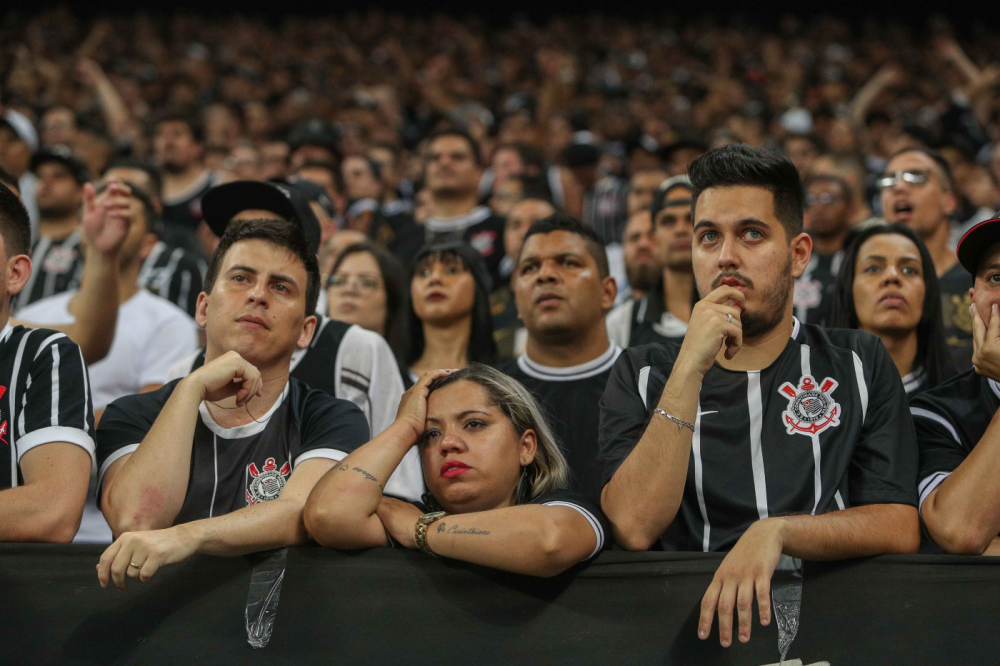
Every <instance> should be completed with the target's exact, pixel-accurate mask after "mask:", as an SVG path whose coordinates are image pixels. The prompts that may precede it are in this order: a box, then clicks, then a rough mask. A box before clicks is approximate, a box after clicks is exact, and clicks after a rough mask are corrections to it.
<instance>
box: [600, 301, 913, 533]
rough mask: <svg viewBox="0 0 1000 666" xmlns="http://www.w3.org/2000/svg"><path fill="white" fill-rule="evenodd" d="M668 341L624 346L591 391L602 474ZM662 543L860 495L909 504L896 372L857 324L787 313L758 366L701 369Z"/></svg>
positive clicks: (649, 399) (909, 450)
mask: <svg viewBox="0 0 1000 666" xmlns="http://www.w3.org/2000/svg"><path fill="white" fill-rule="evenodd" d="M679 350H680V345H676V344H670V345H647V346H644V347H637V348H635V349H629V350H626V351H625V352H624V353H623V354H622V355H621V357H620V358H619V359H618V362H617V363H616V364H615V367H614V370H613V371H612V373H611V377H610V379H609V380H608V386H607V389H606V390H605V392H604V396H603V398H602V399H601V423H600V447H601V458H602V461H603V463H604V466H605V468H604V481H605V483H606V482H607V481H609V480H610V479H611V477H612V476H613V475H614V473H615V472H616V471H617V470H618V468H619V466H620V465H621V464H622V462H623V461H624V460H625V459H626V458H627V457H628V455H629V454H630V453H631V451H632V448H633V447H634V446H635V445H636V443H637V442H638V441H639V439H640V438H641V437H642V435H643V433H644V432H645V430H646V425H647V424H648V423H649V420H650V419H651V418H663V417H661V416H659V415H654V413H653V409H655V408H656V406H657V403H658V402H659V399H660V395H661V394H662V392H663V387H664V386H665V385H666V381H667V377H668V376H669V375H670V370H671V368H672V367H673V364H674V361H675V359H676V357H677V353H678V352H679ZM694 425H695V428H694V435H693V437H692V440H691V456H690V460H689V463H688V471H687V479H686V482H685V486H684V496H683V499H682V500H681V505H680V508H679V510H678V512H677V516H676V518H675V519H674V522H673V524H671V525H670V527H669V528H668V529H667V530H666V532H664V534H663V536H662V537H661V539H660V542H661V546H662V547H663V548H665V549H668V550H704V551H714V550H726V549H729V548H731V547H732V546H733V544H735V543H736V541H737V540H738V539H739V538H740V536H742V534H743V532H744V531H746V529H747V528H748V527H749V526H750V524H751V523H753V522H754V521H756V520H758V519H762V518H767V517H768V516H776V515H781V514H791V513H805V514H816V513H823V512H826V511H831V510H836V509H843V508H847V507H850V506H857V505H861V504H886V503H891V504H909V505H913V506H915V505H916V504H917V493H916V472H917V447H916V441H915V435H914V432H913V421H912V420H911V419H910V418H909V414H908V409H907V403H906V395H905V393H904V392H903V386H902V384H901V382H900V378H899V372H898V371H897V370H896V367H895V365H893V363H892V359H891V358H890V356H889V353H888V352H887V351H886V350H885V347H884V346H883V345H882V342H881V341H880V340H879V339H878V338H877V337H875V336H873V335H870V334H868V333H862V332H860V331H853V330H826V329H823V328H820V327H818V326H810V325H802V324H800V323H799V321H798V320H795V323H794V327H793V330H792V335H791V339H790V340H789V341H788V344H787V345H786V347H785V349H784V351H782V353H781V355H780V356H778V358H777V359H776V360H775V361H774V363H772V364H771V365H770V366H768V367H767V368H764V369H763V370H759V371H754V372H735V371H730V370H726V369H724V368H722V367H721V366H719V365H717V364H716V365H714V366H713V367H712V368H711V369H710V370H709V371H708V373H707V374H706V375H705V379H704V381H703V382H702V385H701V391H700V393H699V399H698V413H697V417H696V420H695V424H694Z"/></svg>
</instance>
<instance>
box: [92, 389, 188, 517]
mask: <svg viewBox="0 0 1000 666" xmlns="http://www.w3.org/2000/svg"><path fill="white" fill-rule="evenodd" d="M168 386H169V388H168V387H163V388H161V389H159V390H157V391H153V392H151V393H140V394H136V395H127V396H125V397H122V398H119V399H118V400H115V401H114V402H112V403H111V404H110V405H108V406H107V408H105V410H104V415H103V416H101V424H100V426H98V428H97V466H98V469H97V497H98V499H100V497H101V488H102V484H103V483H104V473H105V472H107V471H108V468H109V467H110V466H111V464H112V463H113V462H115V461H116V460H118V459H119V458H121V457H122V456H124V455H126V454H129V453H132V452H133V451H135V450H136V449H138V448H139V444H141V443H142V440H144V439H145V438H146V435H147V434H148V433H149V431H150V429H151V428H152V427H153V424H154V423H155V422H156V417H157V416H159V414H160V410H161V409H162V408H163V405H164V404H165V403H166V400H167V398H168V397H169V396H170V393H171V392H172V391H173V387H172V386H171V385H168ZM174 386H176V385H174Z"/></svg>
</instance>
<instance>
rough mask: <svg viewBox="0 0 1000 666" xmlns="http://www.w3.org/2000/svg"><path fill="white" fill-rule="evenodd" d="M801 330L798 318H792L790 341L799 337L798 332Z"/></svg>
mask: <svg viewBox="0 0 1000 666" xmlns="http://www.w3.org/2000/svg"><path fill="white" fill-rule="evenodd" d="M800 330H802V324H801V323H799V319H798V317H792V336H791V338H792V340H795V339H797V338H798V337H799V331H800Z"/></svg>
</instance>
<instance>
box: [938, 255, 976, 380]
mask: <svg viewBox="0 0 1000 666" xmlns="http://www.w3.org/2000/svg"><path fill="white" fill-rule="evenodd" d="M940 283H941V315H942V316H943V317H944V336H945V342H946V343H947V345H948V351H950V352H951V357H952V360H953V361H954V362H955V367H956V368H957V369H958V370H959V371H963V370H967V369H968V368H971V367H972V314H971V313H970V312H969V307H970V306H971V305H972V297H971V296H969V288H970V287H972V276H971V275H969V273H968V271H966V270H965V269H964V268H962V266H961V264H957V263H956V264H955V265H954V266H952V267H951V268H950V269H948V270H947V271H946V272H945V274H944V275H942V276H941V278H940Z"/></svg>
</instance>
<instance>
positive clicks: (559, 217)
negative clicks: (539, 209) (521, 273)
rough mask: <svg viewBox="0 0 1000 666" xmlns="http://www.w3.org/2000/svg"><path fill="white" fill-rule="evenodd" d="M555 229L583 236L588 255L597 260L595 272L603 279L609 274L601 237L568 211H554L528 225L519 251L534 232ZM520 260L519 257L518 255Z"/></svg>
mask: <svg viewBox="0 0 1000 666" xmlns="http://www.w3.org/2000/svg"><path fill="white" fill-rule="evenodd" d="M556 231H568V232H569V233H571V234H576V235H577V236H580V237H581V238H583V240H584V242H585V243H586V244H587V252H589V253H590V256H592V257H593V258H594V261H596V262H597V274H598V275H599V276H600V278H601V279H602V280H603V279H604V278H606V277H608V275H610V274H611V270H610V268H609V267H608V253H607V251H606V250H605V249H604V243H602V242H601V237H600V236H598V235H597V232H596V231H594V230H593V229H591V228H590V227H588V226H587V225H585V224H583V223H582V222H580V220H578V219H576V218H575V217H573V216H572V215H570V214H569V213H560V212H556V213H553V214H552V215H549V216H548V217H543V218H542V219H540V220H538V221H537V222H535V223H534V224H532V225H531V226H530V227H528V231H527V233H525V234H524V240H523V241H521V252H522V253H523V252H524V245H525V243H527V241H528V238H530V237H531V236H534V235H535V234H551V233H553V232H556ZM518 259H519V260H520V257H518Z"/></svg>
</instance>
